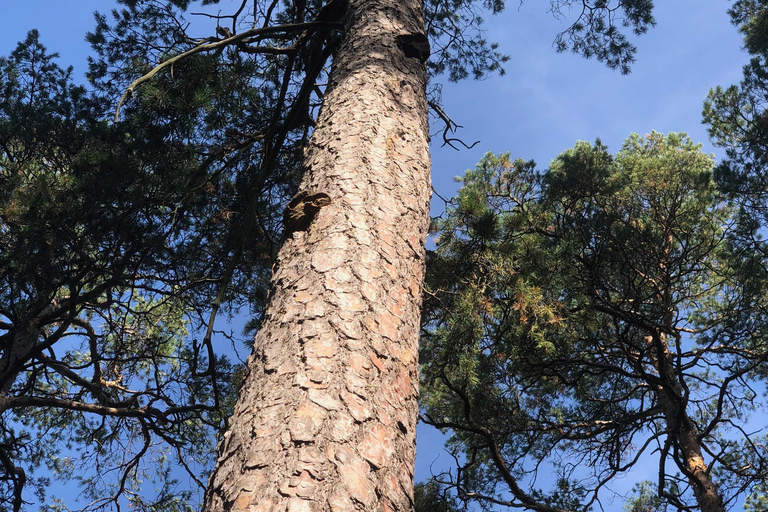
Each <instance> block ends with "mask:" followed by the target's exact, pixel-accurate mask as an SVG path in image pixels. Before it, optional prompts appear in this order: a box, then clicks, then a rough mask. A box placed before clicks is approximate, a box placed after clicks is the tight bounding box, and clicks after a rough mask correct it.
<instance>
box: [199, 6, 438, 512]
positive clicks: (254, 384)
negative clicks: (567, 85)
mask: <svg viewBox="0 0 768 512" xmlns="http://www.w3.org/2000/svg"><path fill="white" fill-rule="evenodd" d="M345 20H346V21H345V23H346V26H347V30H346V34H345V38H344V41H343V43H342V45H341V46H340V48H339V50H338V53H337V57H336V59H335V62H334V65H333V69H332V71H331V77H330V84H329V86H328V88H327V91H326V96H325V101H324V105H323V108H322V112H321V114H320V117H319V119H318V124H317V129H316V130H315V132H314V135H313V137H312V141H311V143H310V147H309V148H308V150H307V152H306V156H305V176H304V179H303V182H302V184H301V187H300V192H299V196H297V200H295V201H292V204H291V207H292V208H290V210H291V212H293V215H291V216H289V217H292V219H291V222H290V223H289V224H290V225H291V226H292V229H296V231H294V232H293V233H291V234H289V235H288V237H287V239H286V241H285V243H284V245H283V247H282V249H281V251H280V254H279V256H278V262H277V266H276V269H275V273H274V275H273V278H272V283H271V286H272V288H271V294H270V302H269V306H268V309H267V313H266V315H265V318H264V321H263V323H262V327H261V330H260V331H259V333H258V335H257V336H256V340H255V352H254V355H253V356H251V358H250V359H249V360H248V373H247V377H246V381H245V385H244V387H243V389H242V391H241V394H240V397H239V399H238V402H237V406H236V408H235V412H234V415H233V416H232V418H231V420H230V428H229V430H228V432H227V433H226V434H225V436H224V439H223V440H222V442H221V444H220V446H219V459H218V462H217V467H216V469H215V471H214V473H213V475H212V476H211V479H210V481H209V488H208V491H207V493H206V500H205V507H204V510H206V511H219V510H249V511H251V512H255V511H272V510H275V511H277V510H279V511H284V510H287V511H290V512H300V511H326V510H334V511H336V510H338V511H344V510H365V511H379V510H381V511H407V510H411V509H412V485H413V463H414V458H415V444H416V421H417V404H416V395H417V391H418V390H417V387H418V380H417V378H418V373H417V372H418V368H417V345H418V333H419V313H420V311H419V310H420V300H421V299H420V290H421V282H422V275H423V265H424V249H423V242H424V238H425V235H426V230H427V225H428V220H429V212H428V210H429V191H430V184H429V171H430V164H429V153H428V126H427V105H426V97H425V88H426V71H425V66H424V63H423V62H422V58H423V54H420V53H419V52H418V51H414V47H413V46H409V44H408V42H409V41H410V40H409V38H400V39H399V41H400V42H398V36H402V35H413V34H423V32H424V21H423V16H422V11H421V2H420V0H405V1H403V0H397V1H395V0H350V1H349V5H348V9H347V15H346V18H345ZM417 39H419V38H417ZM404 41H405V43H404ZM300 197H304V198H305V202H301V201H299V200H298V198H300ZM328 199H330V202H329V201H328ZM303 205H304V206H307V207H306V208H304V210H303V214H304V216H303V217H302V215H301V214H302V206H303ZM318 208H319V210H318ZM315 212H316V215H314V213H315ZM310 221H311V222H310ZM307 224H308V227H307Z"/></svg>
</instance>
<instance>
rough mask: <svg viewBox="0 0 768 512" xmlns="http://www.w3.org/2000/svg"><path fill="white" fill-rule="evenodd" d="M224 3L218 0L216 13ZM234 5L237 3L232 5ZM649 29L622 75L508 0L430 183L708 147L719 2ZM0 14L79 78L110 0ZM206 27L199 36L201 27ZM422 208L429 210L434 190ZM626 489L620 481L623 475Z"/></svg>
mask: <svg viewBox="0 0 768 512" xmlns="http://www.w3.org/2000/svg"><path fill="white" fill-rule="evenodd" d="M232 2H233V0H222V2H221V5H222V10H223V11H226V10H227V7H228V5H229V4H230V3H232ZM237 3H238V4H239V2H237ZM656 3H657V4H658V5H657V7H656V19H657V22H658V24H657V26H656V27H655V28H653V29H651V30H650V31H649V32H648V34H646V35H644V36H642V37H639V38H637V39H635V40H634V42H635V43H636V45H637V46H638V49H639V52H638V55H637V62H636V63H635V65H634V66H633V71H632V73H631V74H630V75H628V76H622V75H621V74H619V73H618V72H615V71H611V70H608V69H606V68H605V67H604V66H603V65H602V64H600V63H598V62H596V61H586V60H584V59H582V58H580V57H578V56H576V55H573V54H568V53H565V54H557V53H555V51H554V49H553V47H552V42H553V41H554V38H555V36H556V35H557V33H558V32H560V31H562V30H564V29H565V28H567V27H568V25H569V23H568V19H565V20H557V19H555V18H553V17H552V15H551V14H549V13H548V12H547V10H548V8H549V2H546V1H544V0H527V1H526V2H525V3H523V4H522V5H519V3H518V2H517V1H515V0H511V1H510V2H509V8H508V10H507V11H505V12H504V13H503V14H502V15H500V16H496V17H494V18H490V19H488V23H487V35H488V38H489V39H490V40H493V41H497V42H499V43H500V49H501V51H502V52H504V53H507V54H509V55H511V57H512V58H511V60H510V61H509V62H508V63H507V64H506V65H505V68H506V71H507V74H506V75H505V76H501V77H499V76H495V77H491V78H489V79H487V80H484V81H480V82H473V81H465V82H461V83H458V84H444V86H443V100H444V109H445V111H446V112H447V113H448V115H450V116H451V117H452V119H453V120H454V121H455V122H457V123H458V124H460V125H463V126H464V128H463V129H461V130H460V131H459V132H458V134H457V136H459V137H462V138H463V139H464V140H465V141H467V142H470V143H471V142H474V141H475V140H479V141H480V143H479V144H477V146H475V148H473V149H471V150H462V151H458V152H457V151H454V150H453V149H451V148H449V147H445V148H440V147H439V143H440V140H441V138H440V136H439V131H438V128H439V127H438V126H436V127H434V128H433V132H434V134H435V136H434V140H435V142H436V143H437V144H436V145H435V146H436V147H435V148H433V154H432V157H433V184H434V187H435V189H436V191H437V192H439V193H440V194H441V195H442V196H443V197H450V196H452V195H453V193H454V192H455V190H456V186H457V185H456V183H455V182H454V181H453V177H454V176H457V175H461V174H463V172H464V170H465V169H468V168H473V167H474V166H475V164H476V163H477V162H478V161H479V159H480V157H481V156H482V155H483V154H484V153H485V152H486V151H493V152H496V153H500V152H506V151H511V152H512V155H513V157H522V158H525V159H534V160H536V161H537V163H538V164H539V166H540V167H541V168H546V167H547V165H548V163H549V161H550V160H551V159H553V158H554V157H555V156H557V155H558V154H559V153H561V152H562V151H564V150H565V149H567V148H569V147H572V146H573V145H574V144H575V142H576V141H577V140H588V141H594V139H595V138H598V137H599V138H601V139H602V141H603V142H604V143H606V144H607V145H608V147H609V149H611V150H612V151H617V150H618V149H619V148H620V147H621V144H622V142H623V140H624V139H625V138H626V137H627V136H629V134H630V133H633V132H636V133H648V132H650V131H652V130H656V131H659V132H669V131H685V132H688V133H689V134H690V136H691V138H692V139H693V140H694V141H697V142H702V143H704V147H705V150H706V151H707V152H715V153H716V154H717V152H716V151H715V150H714V148H713V147H712V145H711V144H710V143H709V142H708V140H707V134H706V127H705V126H703V125H702V124H701V109H702V102H703V100H704V97H705V96H706V93H707V91H708V90H709V88H711V87H714V86H716V85H730V84H733V83H737V82H738V81H739V79H740V77H741V68H742V66H743V65H744V64H745V63H746V62H747V56H746V54H744V53H743V52H742V51H741V49H740V47H741V39H740V37H739V35H738V33H737V32H736V29H735V28H734V27H733V26H732V25H731V24H730V20H729V19H728V16H727V14H726V10H727V9H728V7H729V6H730V2H729V1H727V0H675V1H667V0H665V1H661V2H656ZM5 4H7V5H4V6H3V17H2V18H0V55H7V54H8V53H10V52H11V51H12V50H13V49H14V48H15V46H16V43H17V42H18V41H20V40H23V39H24V37H25V35H26V32H27V31H28V30H29V29H31V28H37V29H39V30H40V32H41V39H42V42H43V44H45V45H46V46H47V47H48V49H49V50H51V51H57V52H59V53H60V55H61V59H60V64H61V65H62V66H66V65H72V66H74V68H75V80H76V81H84V78H83V75H84V73H85V71H86V69H87V66H86V57H87V55H88V51H89V47H88V45H87V44H86V43H85V41H84V36H85V32H86V31H88V30H90V29H92V28H93V26H94V22H93V16H92V13H93V11H94V10H97V9H100V10H101V11H103V12H104V11H108V10H109V9H110V8H111V7H112V5H113V2H112V1H111V0H74V1H66V2H65V1H62V0H27V1H26V2H18V1H14V2H5ZM201 35H210V34H201ZM433 204H434V207H435V209H433V210H434V211H437V210H439V209H440V208H441V202H440V201H439V199H437V198H435V201H434V203H433ZM419 434H420V437H419V442H418V461H417V472H416V475H417V479H424V478H426V477H428V475H429V471H430V465H431V464H432V463H433V462H434V463H435V468H438V467H441V466H442V465H443V464H447V463H449V460H450V459H449V458H448V457H447V456H446V455H444V454H443V455H440V451H441V447H440V439H439V436H436V435H434V434H432V433H430V432H429V431H428V430H426V429H422V430H420V432H419ZM627 483H628V485H629V487H631V482H627Z"/></svg>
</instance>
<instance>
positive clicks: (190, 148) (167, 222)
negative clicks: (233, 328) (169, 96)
mask: <svg viewBox="0 0 768 512" xmlns="http://www.w3.org/2000/svg"><path fill="white" fill-rule="evenodd" d="M55 57H56V55H55V54H50V53H48V52H47V51H46V49H45V48H44V47H43V46H42V44H40V42H39V36H38V34H37V33H36V32H34V31H33V32H30V34H29V36H28V37H27V39H26V41H24V42H23V43H21V44H20V45H19V47H18V48H17V50H15V51H14V52H13V53H12V54H11V56H10V57H8V58H3V59H0V89H2V91H3V94H2V99H0V221H1V223H0V352H1V353H2V355H1V356H0V382H1V384H0V396H2V399H0V402H1V405H0V407H1V410H2V415H1V416H0V467H1V469H0V473H1V474H2V475H3V476H2V478H0V500H1V503H0V506H2V507H3V509H5V510H13V509H15V510H18V509H19V508H20V507H22V505H23V503H24V502H25V501H30V500H31V499H33V497H34V494H33V492H34V493H35V494H36V495H37V496H36V497H34V500H35V501H38V502H39V503H44V504H47V505H48V506H49V507H50V508H51V509H52V510H53V509H59V508H61V507H63V506H64V505H60V504H59V505H57V502H56V501H55V496H49V495H48V492H47V489H48V487H49V483H50V481H51V479H55V480H61V481H64V482H73V483H76V484H78V485H79V486H80V488H81V491H80V495H81V501H80V507H86V508H88V509H98V508H113V507H114V505H115V504H116V503H118V501H120V502H121V503H123V504H126V503H129V502H130V503H131V504H132V506H134V507H136V508H141V509H149V508H152V509H153V510H182V509H186V508H187V507H188V506H190V503H194V502H195V499H197V498H196V497H197V496H199V494H200V492H201V490H202V487H203V486H204V484H205V474H206V471H207V470H209V469H210V467H211V464H212V454H213V451H214V448H215V440H216V434H217V433H218V432H219V431H220V430H221V428H222V427H223V426H224V424H225V419H226V417H227V416H228V411H229V410H230V408H231V406H232V401H233V396H234V392H235V388H234V386H236V383H235V382H233V378H234V377H236V375H237V371H238V370H237V369H236V368H235V367H233V366H232V364H231V363H230V362H229V361H228V360H227V358H226V357H224V355H223V354H222V353H221V351H220V350H216V351H213V350H211V351H209V350H208V348H209V347H210V346H211V345H210V342H200V343H198V342H197V341H195V340H194V337H195V336H197V337H198V338H200V337H202V336H201V331H202V332H203V333H204V332H205V331H204V329H205V327H207V322H208V321H209V312H210V310H211V304H212V303H213V301H214V300H215V298H216V296H217V294H218V291H219V290H220V289H221V284H220V283H221V282H222V276H223V274H224V269H225V267H226V265H227V261H228V260H229V259H230V258H231V254H232V252H233V244H234V243H235V242H234V241H233V240H234V237H233V235H232V230H231V229H230V227H229V225H230V224H234V223H235V222H234V220H232V221H231V220H230V218H233V217H234V216H235V215H234V214H233V213H231V212H232V211H237V210H236V209H237V205H238V199H237V197H236V195H235V194H234V193H233V188H234V183H232V179H233V177H231V176H227V175H226V174H225V173H223V172H220V173H218V174H215V173H211V174H209V173H208V170H209V169H214V168H215V166H214V165H213V164H211V165H208V166H207V167H206V161H204V160H203V159H202V157H201V156H200V153H199V151H198V147H196V146H195V145H193V144H190V138H191V135H190V134H192V133H194V132H195V131H197V127H195V126H193V125H192V124H189V125H187V126H184V125H175V126H173V127H170V126H169V125H168V124H167V123H166V121H165V120H163V119H161V118H160V112H159V109H158V108H157V104H156V103H152V104H151V105H150V106H149V107H151V108H152V109H153V115H154V114H156V115H157V116H158V117H155V118H154V119H153V120H154V121H156V122H154V123H153V122H151V121H150V120H148V119H146V118H145V117H143V115H144V113H137V114H136V115H135V116H132V117H130V118H129V119H127V120H125V121H123V122H120V123H117V124H114V125H109V124H108V123H107V122H105V121H104V119H105V118H106V117H107V115H108V112H109V111H111V105H110V104H109V103H107V102H105V101H104V100H103V99H102V98H100V97H99V96H97V95H94V94H93V93H92V92H90V91H87V90H86V89H85V88H83V87H79V86H75V85H73V84H72V81H71V77H70V74H71V72H70V70H65V69H61V68H60V67H59V66H58V65H57V64H56V61H55ZM194 94H199V93H197V92H195V93H194ZM107 105H109V108H108V107H107ZM192 107H194V108H201V107H200V106H199V105H193V106H192ZM192 107H190V108H192ZM145 113H146V114H147V115H149V111H146V112H145ZM166 113H167V111H166ZM185 115H186V114H185ZM184 130H186V132H187V134H188V135H187V136H186V140H185V138H184V137H182V135H183V134H182V133H181V132H182V131H184ZM270 212H271V210H270ZM225 214H226V215H225ZM273 236H277V235H276V234H274V235H273ZM261 239H262V240H263V243H264V246H262V247H259V245H258V244H254V246H253V247H252V250H253V251H255V252H256V254H253V253H250V252H249V253H247V254H246V256H245V257H244V258H242V260H241V262H240V264H239V266H238V269H237V272H236V273H235V275H234V277H233V279H232V282H231V283H232V284H230V288H228V293H227V294H226V295H225V300H229V301H231V299H232V298H233V291H232V288H231V286H234V285H245V283H249V284H250V285H252V286H250V291H251V296H250V297H259V295H261V296H263V293H264V290H265V289H266V276H267V275H268V270H269V265H270V264H271V259H270V252H269V249H268V248H269V245H268V244H270V243H271V242H270V241H269V238H267V237H262V238H261ZM264 247H267V249H265V248H264ZM258 251H264V252H266V254H265V253H264V252H262V253H260V254H259V253H258ZM259 290H261V291H259ZM248 297H249V296H248V294H239V295H238V301H239V302H230V304H231V306H232V307H233V308H234V307H237V305H238V304H243V303H244V302H245V300H248ZM254 303H255V304H256V305H257V306H258V304H259V302H258V301H255V302H254ZM225 305H226V304H225ZM174 468H175V469H174ZM187 471H188V473H189V476H188V477H187V478H188V480H189V481H192V482H197V484H198V486H199V487H198V489H197V490H195V487H194V485H193V486H192V487H190V486H189V485H187V484H185V485H181V484H180V483H179V482H180V480H179V479H180V477H181V476H182V475H183V474H184V473H185V472H187ZM190 500H191V501H190ZM67 507H72V508H77V506H76V504H74V503H68V504H67Z"/></svg>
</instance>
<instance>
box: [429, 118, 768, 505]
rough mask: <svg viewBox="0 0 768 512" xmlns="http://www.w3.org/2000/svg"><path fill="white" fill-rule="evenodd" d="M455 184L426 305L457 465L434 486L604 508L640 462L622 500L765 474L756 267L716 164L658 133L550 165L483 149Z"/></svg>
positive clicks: (435, 390)
mask: <svg viewBox="0 0 768 512" xmlns="http://www.w3.org/2000/svg"><path fill="white" fill-rule="evenodd" d="M463 183H464V187H463V188H462V190H461V191H460V193H459V196H458V198H457V200H456V202H455V204H454V206H453V208H451V209H450V210H449V211H448V214H447V215H446V217H445V219H443V220H442V221H441V222H440V223H439V225H438V231H437V234H438V237H439V241H438V242H437V244H438V249H437V251H436V253H435V255H434V256H433V258H434V259H433V260H432V261H433V264H432V265H431V268H432V269H433V270H432V271H431V273H430V274H429V278H428V283H429V286H430V290H431V291H430V293H429V294H428V297H429V299H428V301H427V304H426V307H425V309H426V312H427V313H426V314H425V316H424V318H423V322H424V332H423V340H424V346H423V350H422V360H423V362H424V372H423V381H422V382H423V387H424V389H423V395H424V397H425V398H424V403H425V413H424V418H425V421H427V423H430V424H432V425H435V426H437V427H439V428H444V429H451V432H452V437H451V441H450V442H449V445H450V446H452V448H453V450H454V452H455V453H456V454H457V457H458V458H457V460H459V461H461V462H460V463H459V464H458V466H457V468H456V469H455V470H454V471H453V472H450V473H446V474H444V475H441V476H440V478H439V480H441V481H442V483H443V484H445V485H448V486H449V487H452V488H453V489H454V490H455V492H456V493H457V494H458V497H459V498H462V499H464V500H475V501H479V502H481V503H484V504H486V505H490V504H499V505H506V506H523V507H525V508H528V509H531V510H542V511H545V510H546V511H552V510H587V509H589V508H590V507H592V506H594V505H600V504H602V501H601V500H603V499H605V496H606V494H608V495H610V494H611V491H609V490H608V488H609V484H610V483H611V482H613V481H614V480H615V479H616V478H617V477H620V476H623V475H625V474H627V473H629V472H631V470H632V468H634V467H636V465H637V464H638V463H639V462H640V461H644V462H645V461H648V460H649V459H651V458H653V459H655V460H656V461H657V462H656V464H657V468H658V476H657V478H656V479H655V481H654V482H653V483H647V484H643V486H641V487H639V488H638V495H637V497H636V498H635V500H634V502H633V503H632V504H631V505H630V506H631V507H633V508H630V510H643V509H644V508H647V507H652V509H653V507H656V508H666V509H672V510H690V509H691V508H697V509H700V510H702V511H724V510H727V509H729V507H732V506H733V504H734V503H735V502H736V501H737V500H738V499H739V498H740V497H743V496H744V495H745V494H746V493H748V492H749V491H750V490H751V489H752V487H753V486H756V485H758V486H759V485H760V483H761V482H762V481H763V480H764V479H765V476H766V475H765V471H766V468H767V467H768V466H766V462H767V459H766V453H765V448H764V442H765V439H764V438H763V437H761V436H760V435H759V433H754V430H751V429H750V428H749V427H748V421H749V414H750V412H751V411H753V410H755V409H760V408H761V407H762V406H763V403H762V401H761V395H760V394H759V393H758V392H756V391H755V390H756V389H759V387H760V386H762V385H763V378H764V374H765V362H766V358H767V357H768V352H766V350H765V340H764V336H765V333H766V331H765V327H766V322H765V306H766V303H765V286H766V281H765V273H764V272H756V270H757V269H758V268H760V266H761V264H762V263H761V261H762V256H761V255H760V254H759V253H756V252H754V251H749V250H747V249H746V248H745V247H744V246H743V245H742V244H737V243H733V235H734V231H735V229H734V227H735V225H736V223H735V217H734V209H733V208H732V207H731V206H730V205H729V204H728V202H727V201H725V200H724V198H723V196H722V195H721V194H720V193H719V192H718V189H717V187H716V186H715V183H714V181H713V179H712V160H711V158H710V157H708V156H706V155H703V154H702V153H701V152H700V147H699V146H696V145H695V144H693V143H692V142H691V141H690V140H688V139H687V138H686V137H685V136H684V135H677V134H670V135H668V136H662V135H660V134H657V133H652V134H650V135H648V136H646V137H640V136H636V135H635V136H632V137H630V139H628V140H627V142H626V143H625V145H624V147H623V148H622V150H621V151H620V152H619V153H618V154H617V155H616V156H615V157H614V156H612V155H611V154H610V153H609V152H608V151H607V149H606V148H605V147H604V146H602V145H601V144H600V143H599V142H598V143H596V144H595V145H594V146H593V145H590V144H587V143H583V142H582V143H579V144H577V145H576V147H574V148H573V149H571V150H568V151H566V152H565V153H563V154H562V155H560V156H559V157H558V158H557V159H555V160H554V161H553V162H552V166H551V168H550V170H549V171H548V172H547V173H545V174H543V175H538V174H536V173H535V171H534V166H533V163H532V162H523V161H520V160H518V161H515V162H512V161H510V160H509V158H508V156H502V157H494V156H492V155H489V156H487V157H486V158H485V159H484V160H483V161H482V162H481V163H480V165H479V166H478V168H477V170H475V171H472V172H469V173H468V174H467V175H466V176H465V178H464V180H463ZM450 276H458V279H455V277H450ZM458 454H461V456H460V457H459V455H458ZM543 473H546V474H548V475H549V474H552V475H555V476H556V477H555V478H551V477H550V478H548V481H554V482H555V484H554V485H553V486H552V487H551V488H549V489H547V488H540V487H539V486H540V485H541V484H540V483H539V479H540V478H541V475H542V474H543ZM649 486H650V487H649ZM649 488H650V489H653V490H654V491H655V492H654V494H655V496H656V498H657V499H658V501H656V499H652V498H651V497H652V495H650V494H649V493H648V490H649ZM612 498H613V496H610V497H609V498H608V499H612Z"/></svg>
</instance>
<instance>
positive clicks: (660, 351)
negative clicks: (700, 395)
mask: <svg viewBox="0 0 768 512" xmlns="http://www.w3.org/2000/svg"><path fill="white" fill-rule="evenodd" d="M669 317H670V319H671V318H672V315H671V314H670V315H669ZM665 323H666V324H668V327H671V322H665ZM651 343H653V345H654V347H655V349H654V352H655V359H656V361H657V363H656V366H657V370H658V372H659V377H660V378H661V381H662V383H663V384H662V385H661V386H659V387H658V388H657V391H656V394H657V396H658V399H659V405H660V406H661V409H662V411H663V413H664V419H665V421H666V427H667V436H668V438H669V439H670V440H671V444H672V446H674V445H677V446H678V447H679V450H680V455H679V460H680V461H681V462H682V466H683V467H682V468H681V469H683V472H684V475H685V476H686V477H687V478H688V481H689V482H690V483H691V486H692V488H693V494H694V496H695V497H696V502H697V503H698V504H699V508H700V509H701V512H725V505H724V504H723V500H722V498H721V497H720V494H719V493H718V492H717V487H716V486H715V482H714V481H713V480H712V475H711V474H710V473H709V471H708V469H707V464H706V463H705V462H704V456H703V454H702V448H701V442H700V441H699V438H698V431H697V429H696V426H695V425H694V423H693V422H692V421H691V419H690V417H689V416H688V412H687V410H686V402H685V400H686V398H685V395H684V392H683V386H682V385H681V383H680V381H679V379H678V377H677V372H676V369H675V362H674V356H673V355H672V353H671V352H670V350H669V344H668V343H667V336H666V335H665V334H664V333H656V334H655V336H654V337H652V339H651Z"/></svg>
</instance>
